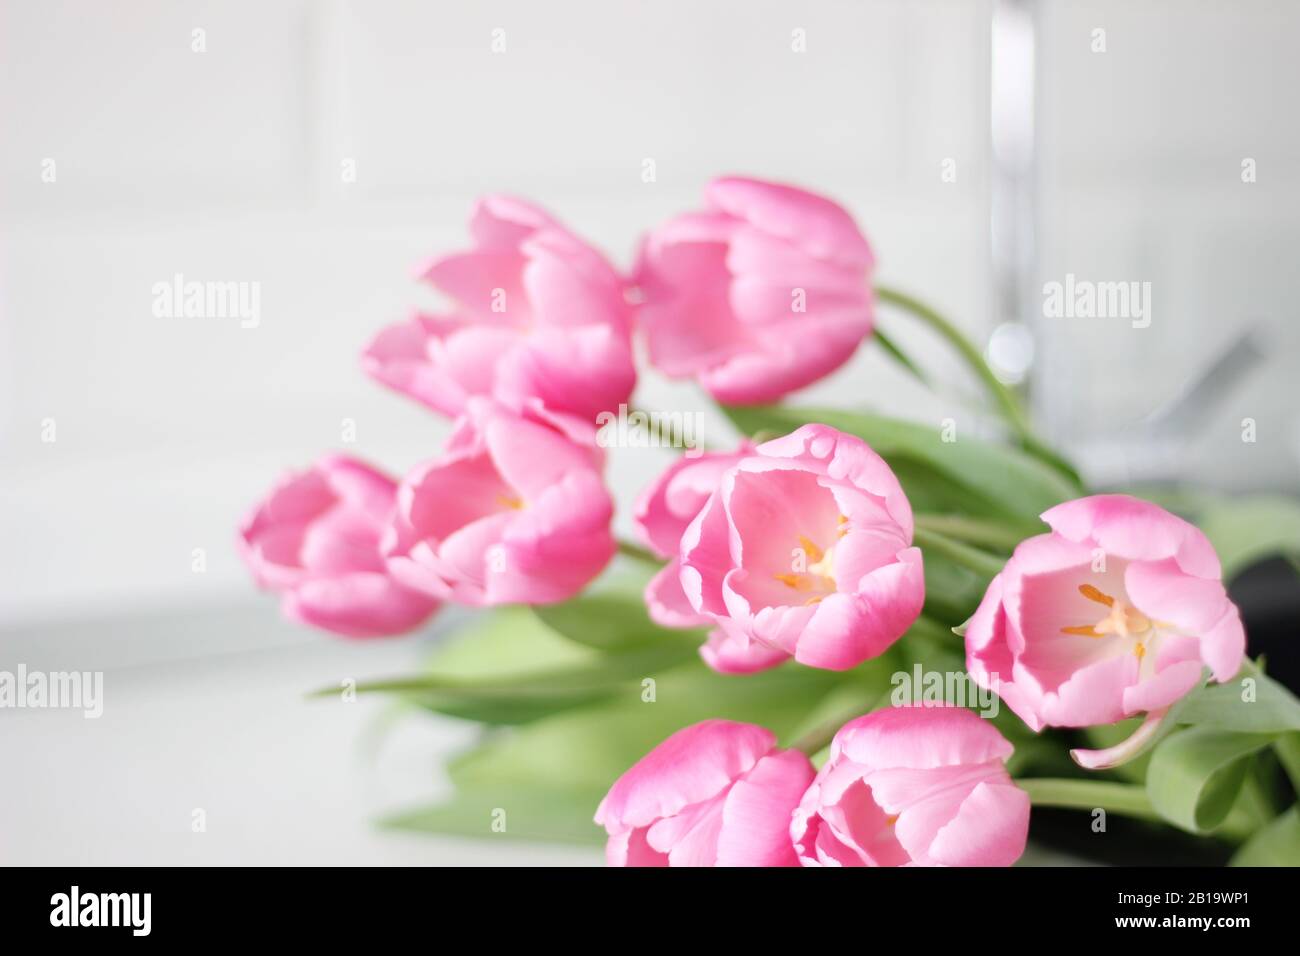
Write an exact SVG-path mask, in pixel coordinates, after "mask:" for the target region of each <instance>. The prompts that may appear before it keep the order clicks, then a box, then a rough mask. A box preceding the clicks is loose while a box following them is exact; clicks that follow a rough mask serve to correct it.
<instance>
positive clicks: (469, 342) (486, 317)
mask: <svg viewBox="0 0 1300 956" xmlns="http://www.w3.org/2000/svg"><path fill="white" fill-rule="evenodd" d="M470 233H471V235H472V236H473V239H474V248H473V249H472V250H470V251H469V252H463V253H458V254H456V255H450V256H443V257H442V258H439V259H436V260H434V261H433V262H432V263H431V264H430V265H429V266H428V267H427V268H426V269H425V270H424V271H423V274H422V275H423V278H424V279H426V280H427V281H428V282H430V283H431V284H432V285H433V286H435V287H436V288H437V289H438V290H439V291H441V292H443V293H444V294H445V295H446V296H447V297H449V298H450V299H451V300H452V302H453V303H454V307H453V308H452V310H451V311H450V312H449V313H447V314H439V315H430V314H425V313H417V314H415V315H414V316H413V317H412V318H411V319H410V320H409V321H407V322H404V323H401V324H398V325H393V326H389V327H388V328H386V329H384V330H383V331H382V332H380V333H379V335H378V336H377V337H376V338H375V339H374V341H372V342H371V343H370V346H369V347H368V348H367V349H366V351H365V353H364V355H363V356H362V362H363V365H364V366H365V368H366V370H367V371H368V372H369V373H370V374H371V375H372V376H374V377H375V378H376V379H378V380H379V381H380V382H383V383H384V384H385V385H388V386H390V387H391V388H394V389H397V390H398V391H400V392H403V393H405V394H407V395H409V396H410V397H412V398H415V399H417V400H419V401H421V402H423V403H424V404H425V405H427V406H429V407H430V408H432V409H434V410H435V411H438V412H441V413H443V414H445V415H451V416H456V415H459V414H460V413H461V412H462V411H463V410H464V408H465V404H466V401H467V400H468V399H469V398H470V397H472V396H475V395H480V396H491V397H493V398H496V399H497V400H498V401H500V402H501V403H503V404H504V405H506V406H508V407H510V408H513V409H515V410H521V409H523V408H525V407H529V406H532V407H542V408H545V409H547V410H549V411H551V412H555V413H566V414H571V415H574V416H576V417H578V418H579V419H581V420H583V421H584V422H593V421H594V420H595V418H596V415H597V414H598V413H599V412H602V411H607V410H614V409H617V408H618V406H619V404H620V403H625V402H626V401H627V400H628V397H629V395H631V393H632V387H633V385H635V384H636V369H635V367H634V366H633V363H632V351H631V344H630V323H629V307H628V305H627V303H626V300H625V298H624V282H623V280H622V279H621V278H620V277H619V275H618V274H617V273H616V272H615V271H614V269H613V268H612V267H611V266H610V265H609V263H608V262H606V261H605V259H604V258H603V257H602V256H601V255H600V253H598V252H596V251H595V250H594V249H592V248H591V247H590V246H589V245H587V244H586V243H584V242H583V241H582V240H581V239H579V238H577V237H576V236H575V235H573V234H572V233H571V232H569V231H568V230H567V229H565V228H564V227H563V226H562V225H560V224H559V223H558V222H556V221H555V220H554V219H552V218H551V217H550V216H549V215H547V214H546V213H545V212H543V211H542V210H540V209H538V208H537V207H535V206H532V205H530V204H528V203H526V202H523V201H521V200H518V199H511V198H509V197H505V196H489V197H486V198H484V199H481V200H480V201H479V202H478V204H477V205H476V206H475V209H474V215H473V218H472V219H471V221H470Z"/></svg>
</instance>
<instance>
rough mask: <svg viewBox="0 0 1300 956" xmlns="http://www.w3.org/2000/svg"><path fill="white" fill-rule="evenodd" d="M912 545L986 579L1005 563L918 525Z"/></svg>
mask: <svg viewBox="0 0 1300 956" xmlns="http://www.w3.org/2000/svg"><path fill="white" fill-rule="evenodd" d="M912 543H913V544H915V545H916V546H917V547H919V548H920V549H921V550H922V551H925V550H927V549H928V550H930V551H933V552H934V553H935V554H941V555H943V556H944V557H945V558H948V559H949V560H950V561H955V562H956V563H957V564H960V565H961V566H962V567H965V568H970V570H972V571H974V572H975V573H976V574H979V575H982V576H983V577H986V578H991V577H993V575H995V574H997V573H998V572H999V571H1001V570H1002V566H1003V565H1004V564H1005V563H1006V561H1005V559H1003V558H999V557H998V556H996V555H993V554H989V553H988V552H987V551H981V550H979V549H978V548H972V547H971V546H970V545H968V544H962V542H960V541H956V540H954V539H952V538H950V537H948V536H947V535H946V534H941V533H939V532H938V531H931V530H929V529H928V528H923V527H921V526H919V525H918V526H917V528H916V530H915V531H914V532H913V533H912Z"/></svg>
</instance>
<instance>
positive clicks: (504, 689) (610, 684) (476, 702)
mask: <svg viewBox="0 0 1300 956" xmlns="http://www.w3.org/2000/svg"><path fill="white" fill-rule="evenodd" d="M695 655H696V650H695V648H694V647H693V646H691V645H689V644H687V643H684V642H676V643H667V642H665V643H661V644H657V645H650V646H636V647H630V648H627V649H625V650H621V651H616V652H609V653H600V652H598V651H595V650H593V649H591V648H588V647H583V646H581V645H578V644H574V643H572V642H570V641H567V640H565V639H564V638H561V637H560V636H558V635H557V634H555V632H553V631H552V630H551V629H550V628H548V627H546V625H544V624H543V623H542V622H541V621H540V620H538V619H537V617H536V616H534V615H533V614H532V612H531V611H530V610H529V609H527V608H502V609H500V610H497V611H493V612H491V613H489V614H485V615H481V616H480V617H478V618H476V619H474V620H473V621H471V623H470V624H469V625H468V626H467V627H465V628H463V629H462V630H461V631H460V632H459V633H458V634H457V635H456V636H455V637H454V638H453V640H452V641H451V642H450V643H449V644H448V645H447V646H446V647H444V648H443V649H441V650H440V651H439V652H438V653H437V654H435V656H434V658H433V659H432V661H431V662H430V665H429V668H428V670H427V671H425V672H423V673H418V674H414V675H410V676H405V677H397V678H393V679H390V680H378V681H369V682H365V683H362V684H359V685H357V688H356V690H357V692H359V693H390V694H394V695H397V696H398V697H400V698H401V699H402V700H405V701H408V702H410V703H414V704H417V705H419V706H421V707H425V708H427V709H429V710H433V711H437V712H438V713H443V714H448V715H450V716H453V717H460V718H463V719H466V720H476V721H481V722H483V723H491V724H516V723H526V722H529V721H533V720H537V719H539V718H541V717H545V716H547V715H549V714H553V713H557V712H559V711H563V710H568V709H570V708H573V707H578V706H581V705H584V704H590V703H593V702H595V701H598V700H603V699H607V698H611V697H616V696H618V695H620V694H621V695H625V696H634V695H635V694H636V693H637V692H638V688H639V686H640V682H641V681H642V680H644V679H645V678H647V677H653V676H655V675H657V674H658V673H659V672H660V671H661V670H663V669H664V668H669V667H673V666H675V665H678V664H680V663H682V662H683V661H684V660H689V659H693V658H694V657H695ZM319 693H320V694H321V695H322V696H326V695H329V696H332V695H334V694H337V693H338V690H337V688H328V689H326V690H323V691H321V692H319Z"/></svg>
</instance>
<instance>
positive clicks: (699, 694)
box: [448, 660, 865, 815]
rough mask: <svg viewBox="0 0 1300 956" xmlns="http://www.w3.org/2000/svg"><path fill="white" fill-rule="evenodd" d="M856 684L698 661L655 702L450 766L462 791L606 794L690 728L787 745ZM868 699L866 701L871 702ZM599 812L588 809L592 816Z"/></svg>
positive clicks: (524, 732) (485, 749) (526, 736)
mask: <svg viewBox="0 0 1300 956" xmlns="http://www.w3.org/2000/svg"><path fill="white" fill-rule="evenodd" d="M847 679H850V678H847V677H845V676H844V675H841V674H835V673H832V672H829V671H820V670H816V669H814V668H810V667H802V666H800V665H797V664H786V665H783V666H781V667H778V668H774V669H773V670H770V671H764V672H763V673H760V674H752V675H748V676H745V677H736V676H728V675H724V674H716V673H714V672H713V671H711V670H709V669H708V668H707V667H706V666H704V664H703V663H701V662H699V661H698V660H695V661H692V662H690V663H687V664H683V665H681V666H679V667H677V668H674V669H672V670H669V671H665V672H663V673H662V674H660V675H658V676H656V677H655V685H654V688H653V689H654V700H653V701H646V700H645V699H644V697H645V696H646V694H645V693H644V692H643V691H642V690H641V688H640V687H639V686H638V687H637V688H635V689H634V691H635V692H633V693H628V694H623V695H621V696H619V697H618V698H615V699H611V700H608V701H603V702H600V703H596V704H593V705H590V706H587V707H583V708H580V709H576V710H570V711H567V712H564V713H559V714H555V715H553V716H550V717H547V718H545V719H543V720H539V721H537V722H536V723H533V724H529V725H527V726H525V727H521V728H517V729H514V730H511V731H508V732H503V733H501V734H499V735H496V736H494V737H492V738H491V739H489V740H487V741H486V742H484V743H483V744H482V745H480V746H479V747H477V748H475V749H474V750H472V751H470V752H469V753H467V754H465V755H463V756H461V757H459V758H457V759H456V760H454V761H453V762H452V763H451V764H450V766H449V767H448V772H449V773H450V774H451V777H452V780H453V781H454V782H455V783H456V785H457V786H458V787H466V788H478V787H483V786H498V785H509V784H515V783H525V784H528V785H530V786H531V785H537V786H542V785H546V784H547V783H548V782H549V783H550V785H551V786H554V781H556V780H563V781H565V782H566V786H568V787H572V788H575V789H578V790H585V791H592V792H594V791H599V792H600V793H604V792H605V791H606V790H607V789H608V788H609V786H610V784H611V783H613V782H614V780H615V779H616V778H617V777H618V776H619V775H620V774H622V773H623V771H625V770H626V769H627V768H628V767H630V766H631V765H632V764H633V763H635V762H636V761H638V760H640V759H641V758H642V757H643V756H645V754H646V753H648V752H649V751H650V750H651V748H653V747H654V746H655V745H656V744H658V743H659V742H660V741H662V740H663V739H664V738H666V737H668V736H669V735H670V734H672V733H674V732H676V731H678V730H680V729H682V728H683V727H685V726H687V725H688V724H693V723H697V722H699V721H701V720H705V719H708V718H723V719H727V720H738V721H744V722H749V723H757V724H762V725H763V726H765V727H767V728H769V729H770V730H772V731H773V732H774V733H776V734H777V735H778V737H780V738H781V739H783V740H789V739H790V735H791V734H792V733H793V731H794V730H795V729H796V728H797V727H798V726H799V724H800V722H801V721H803V720H804V719H805V717H806V715H807V714H808V712H809V711H810V710H811V709H812V708H813V706H814V705H815V704H816V703H817V702H818V701H819V700H820V699H821V698H822V697H823V696H825V695H826V694H827V693H828V692H829V691H830V689H831V688H832V687H834V686H836V685H837V684H838V683H840V682H842V681H844V680H847ZM864 699H865V698H864ZM594 810H595V807H594V806H592V807H589V808H586V812H587V813H588V815H590V812H592V811H594Z"/></svg>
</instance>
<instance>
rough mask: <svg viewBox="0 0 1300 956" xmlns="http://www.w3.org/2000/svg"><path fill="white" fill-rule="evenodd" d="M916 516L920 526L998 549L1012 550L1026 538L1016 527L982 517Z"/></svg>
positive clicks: (971, 542)
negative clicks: (1009, 526)
mask: <svg viewBox="0 0 1300 956" xmlns="http://www.w3.org/2000/svg"><path fill="white" fill-rule="evenodd" d="M914 518H915V521H916V527H918V528H924V529H925V530H926V531H937V532H938V533H939V534H942V535H946V536H947V537H950V538H956V539H957V540H959V541H965V542H967V543H969V544H978V545H983V546H984V547H988V548H995V549H997V550H998V551H1012V550H1014V549H1015V547H1016V545H1018V544H1019V543H1020V542H1021V541H1023V540H1024V539H1025V536H1024V535H1023V534H1021V533H1020V532H1019V531H1017V530H1016V529H1014V528H1008V527H1006V526H1005V525H1003V524H1000V523H998V522H996V521H985V520H983V519H981V518H968V517H966V516H965V515H940V514H917V515H915V516H914Z"/></svg>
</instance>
